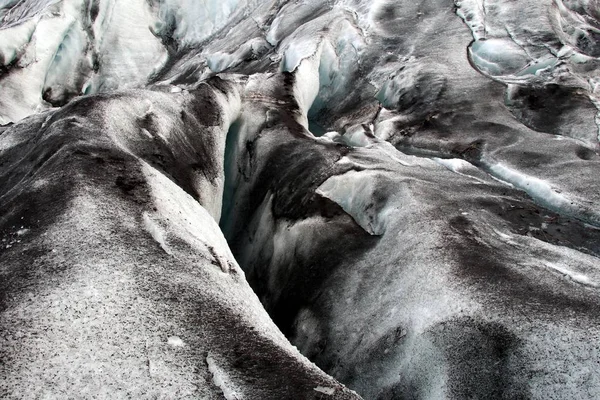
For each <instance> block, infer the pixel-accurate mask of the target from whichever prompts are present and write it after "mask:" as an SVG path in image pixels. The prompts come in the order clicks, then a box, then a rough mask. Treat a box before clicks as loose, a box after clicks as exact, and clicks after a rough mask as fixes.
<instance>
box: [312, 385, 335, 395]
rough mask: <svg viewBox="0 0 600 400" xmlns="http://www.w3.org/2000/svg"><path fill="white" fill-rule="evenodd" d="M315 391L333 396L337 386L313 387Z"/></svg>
mask: <svg viewBox="0 0 600 400" xmlns="http://www.w3.org/2000/svg"><path fill="white" fill-rule="evenodd" d="M313 390H314V391H315V392H319V393H323V394H325V395H327V396H333V395H334V394H335V388H330V387H324V386H317V387H316V388H314V389H313Z"/></svg>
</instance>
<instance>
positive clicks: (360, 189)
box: [316, 171, 393, 235]
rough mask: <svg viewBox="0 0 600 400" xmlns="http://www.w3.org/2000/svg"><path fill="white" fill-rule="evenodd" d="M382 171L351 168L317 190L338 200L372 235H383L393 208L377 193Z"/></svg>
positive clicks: (320, 193)
mask: <svg viewBox="0 0 600 400" xmlns="http://www.w3.org/2000/svg"><path fill="white" fill-rule="evenodd" d="M380 173H381V172H378V171H360V172H359V171H348V172H346V173H345V174H343V175H336V176H332V177H330V178H329V179H327V180H326V181H325V182H323V184H321V186H319V188H318V189H317V191H316V192H317V194H319V195H321V196H323V197H325V198H328V199H329V200H331V201H333V202H335V203H337V204H338V205H339V206H340V207H342V209H343V210H344V211H345V212H347V213H348V214H349V215H350V216H351V217H352V218H353V219H354V221H356V223H357V224H358V225H360V227H361V228H363V229H364V230H365V231H366V232H368V233H369V234H371V235H382V234H383V233H384V232H385V229H386V227H387V223H388V220H390V214H391V213H392V212H393V209H391V208H388V207H386V206H385V204H378V202H379V201H381V200H377V199H375V198H374V196H373V194H374V193H375V190H376V185H377V184H378V179H377V174H380Z"/></svg>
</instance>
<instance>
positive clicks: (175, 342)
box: [167, 336, 185, 347]
mask: <svg viewBox="0 0 600 400" xmlns="http://www.w3.org/2000/svg"><path fill="white" fill-rule="evenodd" d="M167 343H168V344H169V346H173V347H183V346H185V343H184V342H183V340H181V338H180V337H178V336H171V337H169V339H167Z"/></svg>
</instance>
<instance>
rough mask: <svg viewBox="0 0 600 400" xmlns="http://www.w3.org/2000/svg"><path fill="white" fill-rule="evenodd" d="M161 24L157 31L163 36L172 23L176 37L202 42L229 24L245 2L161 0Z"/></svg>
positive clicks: (157, 25)
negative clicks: (163, 32)
mask: <svg viewBox="0 0 600 400" xmlns="http://www.w3.org/2000/svg"><path fill="white" fill-rule="evenodd" d="M157 3H158V7H159V10H158V16H159V21H158V22H157V23H156V25H155V27H154V31H155V32H156V33H158V34H161V33H162V31H163V30H165V29H167V28H168V27H169V25H170V24H171V23H174V25H175V27H176V28H175V32H173V37H174V38H175V39H177V40H178V41H180V42H182V43H183V44H194V43H199V42H201V41H203V40H204V39H206V38H208V37H209V36H210V35H212V34H213V33H215V32H216V31H217V30H219V29H220V28H222V27H224V26H225V25H226V24H227V23H229V22H230V17H232V16H233V14H234V13H235V12H236V11H237V10H241V9H243V8H244V7H245V6H246V5H247V3H248V2H247V1H244V0H241V1H240V0H216V1H215V0H161V1H158V2H157Z"/></svg>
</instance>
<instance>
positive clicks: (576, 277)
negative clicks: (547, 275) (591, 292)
mask: <svg viewBox="0 0 600 400" xmlns="http://www.w3.org/2000/svg"><path fill="white" fill-rule="evenodd" d="M545 265H546V267H548V268H550V269H552V270H554V271H556V272H558V273H560V274H562V275H564V276H566V277H567V278H569V279H570V280H572V281H573V282H575V283H579V284H581V285H585V286H591V287H598V286H599V285H598V283H596V282H594V281H592V280H591V279H590V278H589V277H588V276H587V275H584V274H582V273H578V272H575V271H571V270H569V269H567V268H565V267H564V266H562V265H556V264H553V263H545Z"/></svg>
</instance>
